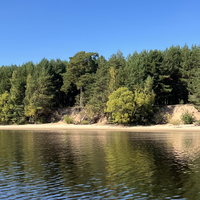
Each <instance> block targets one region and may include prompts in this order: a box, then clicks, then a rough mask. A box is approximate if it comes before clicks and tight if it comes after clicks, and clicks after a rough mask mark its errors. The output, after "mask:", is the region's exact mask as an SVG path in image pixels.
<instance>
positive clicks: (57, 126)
mask: <svg viewBox="0 0 200 200" xmlns="http://www.w3.org/2000/svg"><path fill="white" fill-rule="evenodd" d="M0 130H47V131H48V130H49V131H52V130H58V131H59V130H98V131H99V130H105V131H129V132H176V131H179V132H180V131H181V132H200V126H194V125H179V126H174V125H170V124H166V125H152V126H120V125H100V124H93V125H74V124H65V123H49V124H27V125H1V126H0Z"/></svg>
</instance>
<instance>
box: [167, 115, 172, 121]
mask: <svg viewBox="0 0 200 200" xmlns="http://www.w3.org/2000/svg"><path fill="white" fill-rule="evenodd" d="M166 117H167V119H166V122H167V123H171V120H172V116H171V115H170V114H167V116H166Z"/></svg>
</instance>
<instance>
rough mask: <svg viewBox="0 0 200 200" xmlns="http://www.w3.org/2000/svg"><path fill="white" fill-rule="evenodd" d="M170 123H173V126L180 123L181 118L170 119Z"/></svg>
mask: <svg viewBox="0 0 200 200" xmlns="http://www.w3.org/2000/svg"><path fill="white" fill-rule="evenodd" d="M170 123H171V124H173V125H174V126H179V125H180V124H181V120H179V119H177V120H171V122H170Z"/></svg>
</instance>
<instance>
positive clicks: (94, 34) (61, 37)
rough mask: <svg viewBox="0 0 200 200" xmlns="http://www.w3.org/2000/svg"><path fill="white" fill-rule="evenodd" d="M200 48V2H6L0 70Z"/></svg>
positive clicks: (0, 6) (1, 4) (0, 13)
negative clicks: (91, 56) (79, 57)
mask: <svg viewBox="0 0 200 200" xmlns="http://www.w3.org/2000/svg"><path fill="white" fill-rule="evenodd" d="M185 43H186V44H187V45H188V46H189V47H191V45H192V44H197V45H199V44H200V1H198V0H140V1H136V0H99V1H92V0H1V1H0V66H2V65H11V64H17V65H21V64H23V63H25V62H28V61H33V62H34V63H36V62H40V60H41V59H42V58H44V57H45V58H47V59H49V60H50V59H56V58H60V59H61V60H68V58H69V57H71V56H73V55H74V54H75V53H77V52H79V51H86V52H98V53H99V54H100V55H103V56H105V58H106V59H108V58H109V57H110V56H111V55H112V54H113V53H116V52H117V50H118V49H119V50H120V51H122V53H123V54H124V56H125V57H126V56H127V55H128V54H129V53H131V54H132V53H133V52H134V51H138V52H140V51H142V50H144V49H146V50H150V49H160V50H164V49H166V47H170V46H171V45H175V46H176V45H180V46H183V45H184V44H185Z"/></svg>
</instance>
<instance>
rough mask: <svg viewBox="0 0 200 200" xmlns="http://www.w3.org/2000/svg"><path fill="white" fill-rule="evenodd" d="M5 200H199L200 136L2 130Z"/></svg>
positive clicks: (0, 169) (0, 191)
mask: <svg viewBox="0 0 200 200" xmlns="http://www.w3.org/2000/svg"><path fill="white" fill-rule="evenodd" d="M0 199H142V200H143V199H192V200H195V199H200V133H198V132H195V133H192V132H191V133H190V132H187V133H181V132H174V133H173V132H169V133H142V132H140V133H135V132H114V131H112V132H106V131H72V132H70V131H69V130H65V131H58V132H56V131H49V132H48V131H11V130H9V131H3V130H0Z"/></svg>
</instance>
